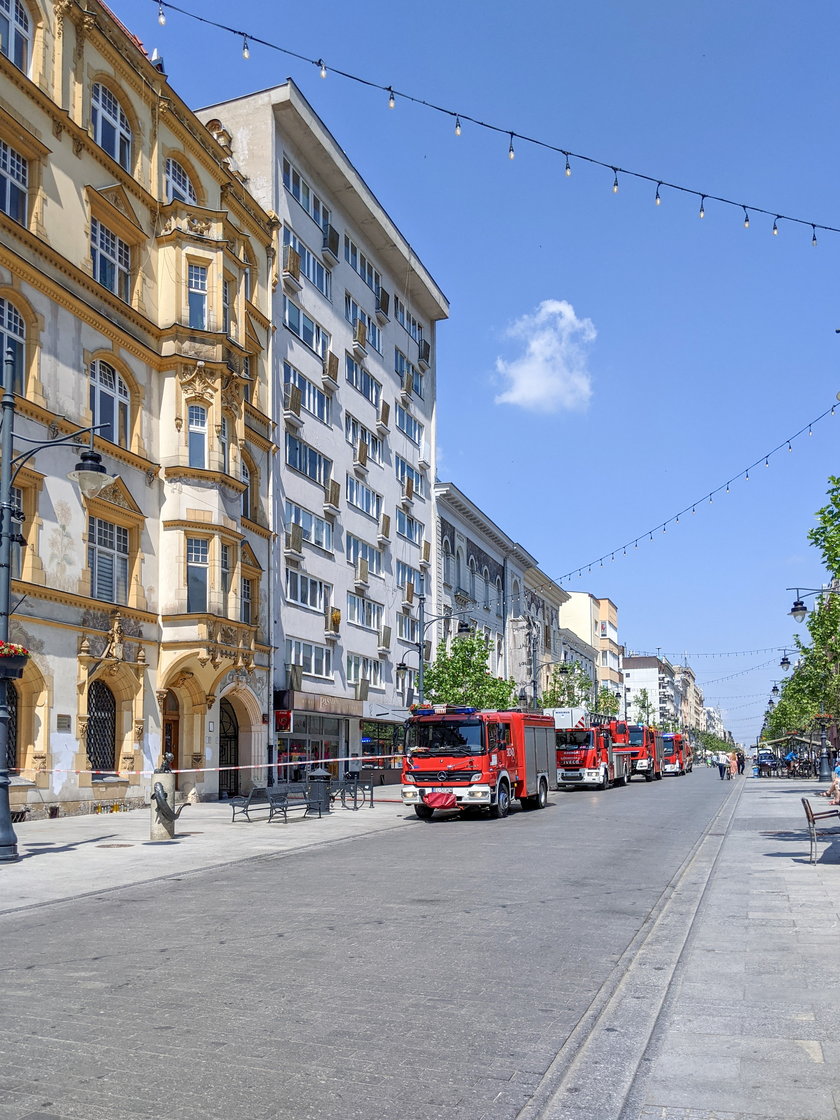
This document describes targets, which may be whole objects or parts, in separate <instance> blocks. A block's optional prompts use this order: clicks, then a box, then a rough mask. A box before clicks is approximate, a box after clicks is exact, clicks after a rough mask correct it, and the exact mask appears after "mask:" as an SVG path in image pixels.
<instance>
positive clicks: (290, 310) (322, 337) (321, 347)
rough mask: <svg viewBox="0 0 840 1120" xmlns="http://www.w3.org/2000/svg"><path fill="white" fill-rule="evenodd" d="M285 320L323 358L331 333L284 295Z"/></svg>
mask: <svg viewBox="0 0 840 1120" xmlns="http://www.w3.org/2000/svg"><path fill="white" fill-rule="evenodd" d="M283 322H284V323H285V324H286V326H287V327H288V328H289V330H290V331H291V332H292V334H294V335H297V337H298V338H299V339H300V340H301V342H302V343H304V345H306V346H308V347H309V349H310V350H314V351H315V353H316V354H317V355H318V356H319V357H320V358H323V357H325V356H326V354H327V351H328V350H329V348H330V333H329V331H326V330H324V328H323V327H322V326H321V324H320V323H316V322H315V320H314V319H313V318H311V317H310V316H309V315H307V314H306V312H305V311H302V310H301V309H300V308H299V307H298V305H297V304H296V303H292V301H291V300H290V299H289V298H288V297H287V296H283Z"/></svg>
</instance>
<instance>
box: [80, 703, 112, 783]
mask: <svg viewBox="0 0 840 1120" xmlns="http://www.w3.org/2000/svg"><path fill="white" fill-rule="evenodd" d="M87 716H88V722H87V736H86V746H87V758H88V762H89V763H90V768H91V770H103V771H105V773H109V774H112V773H113V772H114V770H115V769H116V759H117V702H116V700H115V699H114V694H113V692H111V690H110V688H108V686H107V684H105V682H104V681H94V682H93V684H92V685H91V686H90V688H89V689H88V702H87Z"/></svg>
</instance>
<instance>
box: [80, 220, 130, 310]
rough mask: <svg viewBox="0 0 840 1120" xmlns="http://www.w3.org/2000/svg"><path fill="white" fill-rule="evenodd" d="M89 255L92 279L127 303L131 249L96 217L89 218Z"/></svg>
mask: <svg viewBox="0 0 840 1120" xmlns="http://www.w3.org/2000/svg"><path fill="white" fill-rule="evenodd" d="M90 255H91V259H92V260H93V278H94V280H96V282H97V283H99V284H101V285H102V287H103V288H107V289H108V291H109V292H113V293H114V295H116V296H119V297H120V299H121V300H124V301H125V302H126V303H128V302H129V295H130V281H131V249H130V248H129V246H128V245H127V244H126V242H125V241H123V240H122V238H120V237H117V235H116V234H115V233H112V232H111V230H109V229H108V227H107V226H104V225H103V224H102V223H101V222H100V221H98V220H97V219H96V218H91V222H90Z"/></svg>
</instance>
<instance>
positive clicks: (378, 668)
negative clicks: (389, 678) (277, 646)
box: [286, 638, 382, 688]
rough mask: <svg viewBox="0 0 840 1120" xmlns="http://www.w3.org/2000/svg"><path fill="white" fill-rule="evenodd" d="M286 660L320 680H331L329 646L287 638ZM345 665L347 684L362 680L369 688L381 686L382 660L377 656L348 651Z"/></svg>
mask: <svg viewBox="0 0 840 1120" xmlns="http://www.w3.org/2000/svg"><path fill="white" fill-rule="evenodd" d="M286 662H287V664H289V665H299V666H300V667H301V669H302V670H303V672H304V673H305V674H306V675H307V676H311V677H320V678H321V679H322V680H332V679H333V676H334V670H333V659H332V650H331V649H330V648H329V646H320V645H317V644H316V643H314V642H305V641H302V640H301V639H299V638H287V640H286ZM345 665H346V671H347V681H348V683H349V684H358V683H359V682H360V681H363V680H364V681H367V682H368V684H369V685H370V687H371V688H381V687H382V662H381V661H379V659H378V658H375V657H365V656H364V655H363V654H360V653H348V654H347V655H346V662H345Z"/></svg>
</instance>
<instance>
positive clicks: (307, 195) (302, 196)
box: [283, 158, 331, 230]
mask: <svg viewBox="0 0 840 1120" xmlns="http://www.w3.org/2000/svg"><path fill="white" fill-rule="evenodd" d="M283 186H284V187H285V188H286V190H287V191H288V192H289V194H290V195H291V196H292V198H294V199H295V200H296V201H297V202H299V203H300V204H301V206H302V207H303V209H304V210H305V211H306V213H307V214H308V215H309V217H310V218H312V219H313V220H314V221H315V222H316V223H317V224H318V226H319V228H320V229H322V230H323V229H326V228H327V226H328V225H329V224H330V216H331V215H330V209H329V207H328V206H327V205H326V204H325V203H324V201H323V200H322V199H321V198H320V197H319V196H318V195H317V194H316V193H315V191H313V189H312V188H311V187H310V185H309V183H307V181H306V179H305V178H304V177H303V175H301V173H300V172H299V171H298V169H297V168H296V167H295V165H294V164H293V163H292V162H291V161H290V160H288V159H285V158H284V159H283Z"/></svg>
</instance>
